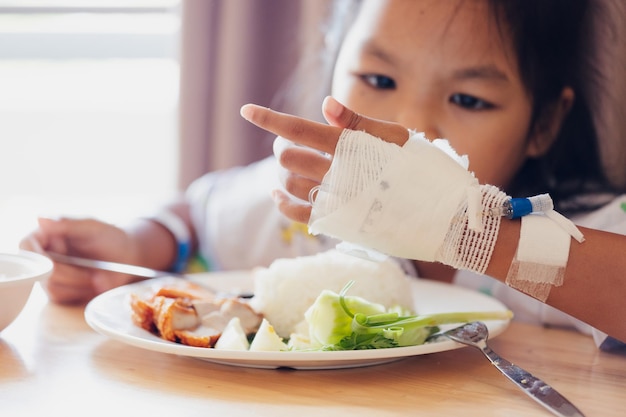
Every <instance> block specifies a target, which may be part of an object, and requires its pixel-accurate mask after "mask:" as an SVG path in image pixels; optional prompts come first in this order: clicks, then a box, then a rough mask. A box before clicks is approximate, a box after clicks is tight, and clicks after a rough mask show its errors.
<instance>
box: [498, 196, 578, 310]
mask: <svg viewBox="0 0 626 417" xmlns="http://www.w3.org/2000/svg"><path fill="white" fill-rule="evenodd" d="M501 215H502V216H504V217H507V218H509V219H515V218H521V219H522V220H521V222H522V224H521V230H520V237H519V243H518V247H517V252H516V254H515V258H514V259H513V262H512V263H511V267H510V268H509V271H508V274H507V277H506V281H505V282H506V284H507V285H509V286H510V287H513V288H515V289H517V290H519V291H522V292H523V293H525V294H528V295H530V296H531V297H534V298H536V299H538V300H541V301H546V300H547V299H548V296H549V295H550V290H551V289H552V287H554V286H561V285H563V279H564V276H565V268H566V266H567V261H568V259H569V248H570V243H571V238H574V239H576V240H577V241H578V242H583V241H584V240H585V238H584V236H583V234H582V233H581V232H580V230H579V229H578V228H577V227H576V225H574V223H572V222H571V221H570V220H569V219H567V218H566V217H565V216H563V215H561V214H560V213H558V212H556V211H555V210H554V205H553V203H552V199H551V198H550V196H549V195H548V194H541V195H538V196H534V197H529V198H515V199H510V200H508V201H506V202H505V204H504V206H503V207H502V212H501Z"/></svg>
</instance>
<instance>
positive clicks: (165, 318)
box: [153, 296, 200, 342]
mask: <svg viewBox="0 0 626 417" xmlns="http://www.w3.org/2000/svg"><path fill="white" fill-rule="evenodd" d="M153 304H154V313H155V314H154V318H155V325H156V328H157V329H158V331H159V333H160V334H161V337H163V338H164V339H166V340H170V341H172V342H175V341H177V338H176V334H175V331H177V330H189V329H195V328H196V327H198V325H199V324H200V319H199V317H198V315H197V314H196V310H195V309H194V308H193V306H192V305H191V303H190V302H189V300H186V299H181V298H178V299H173V298H169V297H164V296H156V297H154V301H153Z"/></svg>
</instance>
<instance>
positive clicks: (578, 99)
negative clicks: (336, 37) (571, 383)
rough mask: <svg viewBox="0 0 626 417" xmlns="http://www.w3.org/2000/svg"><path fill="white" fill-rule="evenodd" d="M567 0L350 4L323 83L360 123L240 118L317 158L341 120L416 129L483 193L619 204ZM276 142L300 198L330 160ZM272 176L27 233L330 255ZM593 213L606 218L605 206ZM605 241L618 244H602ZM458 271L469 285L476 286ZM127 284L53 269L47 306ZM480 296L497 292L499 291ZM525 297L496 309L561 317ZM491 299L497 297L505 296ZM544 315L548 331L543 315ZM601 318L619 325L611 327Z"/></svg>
mask: <svg viewBox="0 0 626 417" xmlns="http://www.w3.org/2000/svg"><path fill="white" fill-rule="evenodd" d="M575 3H576V4H575ZM578 3H579V2H578V1H576V2H574V1H570V0H566V1H551V2H543V1H535V2H532V5H530V4H529V2H528V1H527V0H520V1H507V2H496V1H487V0H478V1H474V0H466V1H455V2H439V1H417V0H392V1H382V0H371V1H364V2H363V3H362V5H359V6H358V10H355V12H354V15H350V16H351V17H354V22H353V23H352V24H351V26H350V30H349V32H348V33H347V36H346V38H345V40H344V41H343V42H342V43H341V50H340V52H339V54H338V56H337V63H336V66H335V69H334V74H333V85H332V93H333V95H334V96H335V97H336V98H338V99H339V101H341V102H342V103H344V104H346V105H347V106H348V107H349V108H351V109H352V110H355V111H356V112H358V114H360V115H363V117H357V118H355V119H354V120H352V121H351V120H345V119H344V117H346V115H350V114H352V113H350V112H349V111H348V110H343V109H342V107H341V106H338V105H336V103H335V105H334V106H333V103H334V102H333V101H327V107H326V108H325V111H326V116H327V118H328V119H329V121H330V122H331V124H332V125H334V126H332V125H331V126H326V125H321V124H311V123H308V122H306V121H304V120H298V119H293V118H290V117H287V116H280V115H275V114H272V113H268V112H267V111H262V110H259V109H257V110H254V109H252V110H251V109H248V111H247V113H246V116H247V117H248V118H250V119H251V120H252V121H254V122H256V123H258V124H259V125H261V126H262V127H266V128H268V129H269V130H273V131H280V132H282V133H283V135H284V136H286V137H288V139H291V140H294V141H297V142H302V143H303V144H305V145H311V146H314V147H317V148H319V149H320V150H322V151H324V152H326V153H328V154H332V153H333V152H334V148H335V147H334V145H335V143H336V141H337V138H338V136H339V133H340V132H341V131H342V128H343V127H350V128H358V129H360V128H364V129H365V130H368V131H370V133H373V134H375V135H376V136H379V137H382V138H384V139H386V140H395V141H397V142H398V143H403V142H404V141H406V138H407V137H406V129H405V127H407V128H411V129H416V130H419V131H423V132H425V133H426V135H427V137H429V138H437V137H441V138H446V139H448V140H449V141H450V143H451V144H452V145H453V147H454V148H455V149H456V150H457V151H458V153H460V154H467V155H468V156H469V160H470V169H471V170H472V171H473V172H474V173H475V175H476V177H477V178H478V179H479V180H480V182H481V183H489V184H494V185H496V186H498V187H500V188H501V189H503V190H506V191H507V193H509V194H511V195H514V196H529V195H534V194H538V193H543V192H549V193H551V195H552V197H553V199H554V200H555V203H556V205H557V208H558V209H559V210H561V211H562V212H564V213H565V212H567V213H568V214H571V213H574V212H577V211H581V212H585V211H587V210H590V209H595V208H596V207H598V206H599V205H600V204H601V203H604V201H596V200H594V201H587V200H576V199H574V198H573V197H575V196H577V195H578V194H582V193H589V192H594V193H595V192H598V193H599V192H603V193H608V194H610V195H617V194H618V193H619V192H621V189H620V188H619V187H618V185H619V182H617V181H614V180H613V178H612V177H611V180H609V179H608V178H607V176H606V175H605V172H604V171H603V169H602V168H601V167H602V164H601V160H600V157H599V154H598V150H597V148H596V138H595V131H594V129H593V125H592V123H591V119H590V118H589V113H588V109H587V108H586V104H585V98H584V96H583V95H582V93H581V91H580V90H579V84H580V74H578V73H570V72H569V70H570V69H573V68H578V65H577V62H578V58H577V53H578V50H579V49H578V46H577V41H578V40H577V39H572V36H574V34H576V33H580V29H579V27H580V23H581V20H582V18H583V16H584V14H585V12H584V8H583V7H582V5H578ZM580 3H584V2H580ZM333 109H336V110H337V111H336V112H335V111H333ZM253 110H254V111H253ZM333 114H335V115H333ZM365 116H368V117H371V118H376V119H382V120H388V121H393V122H397V123H399V124H400V125H402V126H404V127H402V128H400V129H399V130H398V129H397V128H398V125H392V126H391V127H389V126H388V125H385V124H382V125H380V126H379V125H378V124H377V123H374V122H372V123H371V124H368V123H366V121H367V120H369V119H366V118H365ZM283 118H286V120H287V123H289V124H293V125H292V127H295V128H296V130H300V129H301V134H298V135H292V134H291V133H290V132H293V131H292V130H286V131H285V130H284V127H283V122H284V121H283ZM361 122H362V123H365V124H363V125H361V124H360V123H361ZM370 126H373V127H370ZM309 129H312V130H313V132H314V133H316V132H317V133H319V135H318V136H315V138H316V139H318V140H317V141H311V140H310V138H309V137H308V136H307V134H308V133H309ZM381 129H382V130H381ZM387 129H390V132H391V136H390V135H388V134H387V133H386V132H387ZM394 132H395V136H394ZM399 132H402V133H399ZM320 141H321V142H320ZM281 149H283V145H282V141H278V142H277V146H276V150H277V152H278V153H280V154H281V161H282V163H283V164H284V166H285V168H287V170H288V171H291V174H296V175H297V176H296V177H294V176H292V175H291V174H288V176H286V177H285V176H283V182H285V184H286V188H287V190H288V191H290V192H291V193H292V194H294V195H295V196H297V197H300V198H301V199H303V200H305V201H306V200H307V199H308V193H309V190H310V189H311V188H312V187H313V186H314V185H317V184H318V183H319V181H320V179H321V178H322V175H323V174H324V173H325V172H326V171H327V170H328V167H329V166H330V158H327V157H326V156H325V155H320V154H319V152H318V151H314V152H312V153H306V152H307V150H306V149H304V148H296V149H291V148H288V149H286V150H281ZM303 152H304V153H303ZM290 161H291V162H290ZM274 175H275V162H274V161H273V160H266V161H262V162H260V163H258V164H253V165H252V166H249V167H245V168H241V169H237V170H232V171H228V172H225V173H218V174H211V175H208V176H205V177H203V178H201V179H199V180H198V181H197V182H196V183H194V184H193V185H192V186H191V187H190V189H189V190H188V192H187V194H186V199H185V200H184V201H182V202H180V203H178V204H176V205H172V206H171V207H170V208H169V210H168V211H165V212H161V213H160V214H159V215H158V216H157V217H156V218H151V219H143V220H141V221H138V222H137V223H136V224H135V225H133V226H132V227H128V228H125V229H119V228H116V227H113V226H110V225H106V224H103V223H101V222H98V221H95V220H69V219H61V220H59V221H53V220H50V219H42V220H41V222H40V225H41V227H40V229H39V230H38V231H36V232H35V234H34V235H33V237H35V238H36V240H37V241H38V243H39V244H41V246H42V247H44V248H45V249H47V250H51V251H57V252H62V253H73V254H78V255H82V256H86V257H92V258H98V259H108V260H116V261H120V262H127V263H134V264H139V265H146V266H150V267H154V268H159V269H165V268H170V267H172V266H173V265H176V264H177V261H176V259H177V254H178V255H181V254H182V255H184V249H185V248H186V247H187V246H186V243H187V242H189V241H190V242H191V245H192V250H196V249H197V250H198V251H200V253H202V254H203V255H204V256H205V257H206V258H207V259H209V262H210V263H211V264H212V266H213V267H214V268H221V269H233V268H248V267H251V266H256V265H263V264H267V263H269V262H271V261H272V260H273V259H274V258H277V257H287V256H295V255H306V254H311V253H314V252H316V251H321V250H325V249H328V248H331V247H334V246H335V244H336V241H335V240H333V239H328V238H325V237H324V236H319V237H315V238H314V237H311V236H309V235H307V234H306V227H305V228H302V227H298V226H295V225H294V223H291V222H288V221H286V220H285V218H284V217H282V216H281V215H280V214H279V213H278V211H277V210H275V209H274V207H273V203H272V201H271V199H270V198H269V190H271V189H273V188H277V187H278V186H279V183H278V182H277V181H275V180H274ZM279 199H280V203H279V205H280V208H281V210H282V211H283V212H284V213H285V214H287V215H288V216H289V217H291V218H293V219H294V220H297V221H300V222H307V221H308V218H309V215H308V213H309V212H308V210H309V208H308V207H306V206H300V205H296V206H292V205H291V203H289V202H288V201H287V200H283V197H279ZM605 210H609V211H611V212H613V213H614V216H616V217H618V212H619V203H613V204H612V205H610V206H609V207H608V208H607V209H605ZM164 213H166V214H164ZM181 219H182V221H181ZM590 225H591V226H594V227H597V228H607V229H608V228H611V227H612V225H610V224H600V223H596V224H590ZM518 229H519V227H517V229H516V223H514V222H510V223H506V222H504V223H503V225H502V228H501V234H500V236H499V238H498V245H497V246H496V249H495V252H494V255H493V258H492V259H493V260H492V262H491V263H490V265H489V269H488V270H487V273H488V274H490V275H493V276H496V277H500V276H501V275H502V273H501V270H502V269H505V267H504V266H503V265H507V261H508V263H510V260H511V258H512V257H513V255H512V254H511V252H514V251H515V247H514V246H515V244H516V243H517V242H516V241H515V239H512V240H511V242H512V243H511V245H510V246H511V247H512V248H513V249H511V247H509V246H506V245H505V244H506V243H507V239H506V236H507V234H510V235H512V236H515V233H518V232H517V230H518ZM616 231H622V232H624V231H626V229H623V230H619V229H617V230H616ZM585 236H586V238H587V242H585V244H584V245H586V246H585V247H588V246H590V245H589V243H591V241H592V240H593V239H592V238H591V234H589V233H587V231H585ZM174 237H176V239H174ZM25 245H27V243H25ZM581 246H582V245H581ZM181 248H182V249H183V251H181V250H180V249H181ZM574 248H575V247H573V250H574ZM615 248H617V245H612V246H611V247H610V249H615ZM606 253H607V254H608V252H606ZM179 257H180V256H179ZM182 257H183V258H184V257H185V256H182ZM575 259H579V258H576V257H575V256H573V255H572V257H571V259H570V264H569V266H568V270H567V271H568V273H569V272H571V271H573V270H576V269H577V268H575V267H574V266H573V263H574V260H575ZM408 264H409V266H411V267H412V268H413V272H415V273H416V274H419V275H420V276H423V277H428V278H434V279H442V280H443V279H445V280H451V279H453V276H454V278H455V279H456V280H461V278H462V276H464V275H465V274H469V275H471V274H470V273H467V272H465V271H463V272H456V271H455V270H453V269H452V268H449V267H445V266H442V265H441V264H439V263H427V262H415V263H408ZM505 274H506V272H505ZM81 275H82V276H81ZM469 275H468V278H469V281H470V282H472V283H475V282H478V279H479V278H482V277H480V276H478V277H477V276H469ZM129 279H130V277H126V276H119V275H115V274H105V273H102V272H96V271H88V270H80V269H77V268H72V267H69V266H65V265H57V267H56V270H55V273H54V274H53V276H52V277H51V279H50V280H49V282H48V285H47V288H48V292H49V294H50V296H51V298H52V299H53V300H56V301H60V302H75V301H83V300H86V299H89V298H90V297H93V296H94V295H96V294H97V293H99V292H101V291H103V290H106V289H108V288H111V287H112V286H115V285H120V284H123V283H126V282H128V281H129ZM485 282H486V283H488V284H490V283H491V282H493V280H491V279H485ZM572 282H574V280H573V279H570V278H569V277H568V278H567V279H566V284H564V285H563V286H562V287H560V288H559V291H557V290H554V291H553V292H552V293H551V296H550V299H549V301H550V302H551V303H552V304H554V305H556V306H557V307H559V308H561V309H562V310H564V311H568V312H569V313H576V315H577V316H578V317H580V318H584V319H585V320H587V317H586V316H585V314H587V313H586V312H585V311H582V312H581V311H580V310H586V309H587V308H589V306H590V304H588V303H587V302H586V300H585V299H583V298H581V297H579V296H578V295H577V294H574V295H572V293H571V292H569V293H568V292H567V291H566V289H568V288H570V284H571V283H572ZM481 285H482V284H481ZM617 285H618V283H615V285H614V286H613V287H609V286H608V285H607V286H606V287H605V288H612V289H613V291H612V294H598V297H594V298H595V299H596V300H598V299H601V297H602V299H604V300H606V303H604V304H602V303H599V304H600V307H604V310H602V309H595V308H594V313H597V314H598V316H602V317H603V318H602V319H599V320H592V319H589V320H588V321H589V322H592V323H594V325H596V327H602V328H603V329H604V331H605V332H606V333H610V334H614V335H616V336H619V337H623V333H620V331H619V329H617V330H615V329H614V328H613V327H603V326H600V324H601V322H602V321H603V320H604V321H605V322H607V323H608V322H610V320H608V318H610V317H618V316H619V315H614V316H611V314H609V313H607V311H606V308H609V307H610V308H613V307H614V306H613V301H611V299H610V296H611V295H613V294H618V295H619V294H623V291H621V289H620V288H618V287H617ZM493 291H494V293H495V292H499V288H494V289H493ZM594 291H596V290H595V289H594ZM609 292H611V291H609ZM558 294H562V295H563V296H562V297H560V296H559V300H560V299H563V300H566V301H563V302H562V304H559V303H558V302H557V301H555V300H557V299H556V298H554V297H557V295H558ZM588 294H589V293H588ZM605 295H606V297H605ZM575 297H578V298H575ZM567 300H576V301H577V302H578V304H579V306H578V309H575V308H569V307H568V303H569V304H571V301H567ZM525 301H527V300H524V302H522V303H519V306H520V307H519V308H515V306H513V305H510V307H511V308H514V310H515V312H516V314H517V317H518V318H522V319H523V318H528V319H531V318H532V319H534V320H542V319H543V318H546V316H547V315H550V316H551V315H552V314H553V313H554V315H556V316H558V320H559V322H563V321H565V322H568V324H572V322H573V321H572V319H571V318H569V317H566V316H564V315H560V314H557V313H558V312H557V311H556V310H553V309H549V308H547V307H546V306H545V305H544V304H541V303H531V307H530V310H529V312H528V314H524V309H525V308H526V305H527V304H526V303H525ZM531 301H532V300H531ZM505 302H507V304H509V303H508V299H505ZM548 312H549V313H548ZM542 321H544V322H549V323H553V322H554V320H552V319H551V318H547V319H546V320H542ZM574 324H575V325H580V326H581V328H582V327H583V326H582V324H581V323H578V322H575V321H574ZM612 325H613V326H614V327H619V326H620V324H619V323H617V322H615V323H612ZM622 331H623V329H622Z"/></svg>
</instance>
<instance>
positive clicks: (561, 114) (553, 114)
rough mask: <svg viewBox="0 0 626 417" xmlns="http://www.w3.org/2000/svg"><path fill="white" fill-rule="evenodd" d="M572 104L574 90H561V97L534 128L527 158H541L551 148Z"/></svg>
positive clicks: (568, 88) (569, 88)
mask: <svg viewBox="0 0 626 417" xmlns="http://www.w3.org/2000/svg"><path fill="white" fill-rule="evenodd" d="M573 104H574V90H572V88H571V87H565V88H563V91H561V97H559V100H557V102H556V103H554V104H553V105H552V106H550V107H549V108H548V109H546V111H545V112H544V114H542V115H541V116H540V117H539V119H538V120H537V122H536V123H535V126H533V130H532V134H531V136H530V140H529V142H528V148H527V150H526V154H527V156H529V157H531V158H536V157H540V156H543V155H544V154H545V153H546V152H548V150H549V149H550V148H551V147H552V144H553V143H554V141H555V140H556V138H557V136H558V134H559V130H560V129H561V124H562V123H563V120H564V119H565V117H566V116H567V113H569V111H570V109H571V108H572V105H573Z"/></svg>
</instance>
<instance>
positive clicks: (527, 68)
mask: <svg viewBox="0 0 626 417" xmlns="http://www.w3.org/2000/svg"><path fill="white" fill-rule="evenodd" d="M461 1H471V0H461ZM486 1H487V3H488V5H489V7H490V11H491V15H492V18H494V19H495V21H496V23H497V27H498V29H499V32H500V36H501V38H502V39H503V40H505V41H507V42H509V41H510V42H512V45H513V48H514V54H515V59H516V61H517V62H518V65H519V72H520V75H521V77H522V81H523V83H524V85H525V87H526V89H527V91H528V93H529V95H530V96H531V97H532V100H533V112H532V119H531V123H530V126H529V131H531V129H537V128H541V127H542V123H545V121H546V120H548V119H549V118H550V116H551V112H552V111H553V110H554V108H555V107H554V106H555V105H556V103H557V102H558V99H559V98H560V96H561V92H562V91H563V88H564V87H566V86H569V87H571V88H572V89H573V90H574V94H575V99H574V103H573V106H572V108H571V110H570V111H569V113H568V115H567V116H566V117H565V119H564V120H563V123H562V126H561V129H560V131H559V133H558V136H557V138H556V139H555V141H554V144H553V145H552V147H551V148H550V150H549V151H548V152H547V153H546V154H545V155H543V156H541V157H539V158H535V159H528V160H527V161H526V162H525V164H524V165H523V166H522V168H521V170H520V171H519V172H518V173H517V175H516V176H515V178H514V179H513V182H512V183H511V184H510V185H509V187H508V188H507V189H506V190H505V191H506V192H507V193H508V194H510V195H512V196H514V197H526V196H532V195H536V194H542V193H550V195H551V196H552V199H553V201H554V203H555V207H556V208H557V210H559V211H561V212H563V213H566V214H570V215H571V214H574V213H576V212H583V211H588V210H591V209H594V208H597V207H598V206H599V205H602V204H603V203H604V202H606V201H608V200H605V201H599V199H598V198H591V199H589V198H584V196H588V195H592V194H604V195H606V196H607V198H611V197H612V196H614V195H615V194H617V193H619V192H620V191H623V190H620V189H618V188H617V187H616V186H614V185H613V184H612V183H611V181H610V180H609V179H608V178H607V176H606V175H605V171H604V168H603V165H602V160H601V156H600V150H599V144H598V138H597V132H596V129H595V126H594V121H593V119H592V114H591V111H590V107H589V103H590V100H589V98H588V97H586V95H585V94H586V91H585V89H584V88H583V85H584V83H585V82H586V81H587V80H585V77H586V76H587V75H588V74H586V73H585V72H584V70H583V65H584V64H583V62H584V59H583V58H584V57H583V56H582V54H584V53H586V52H585V50H586V48H585V47H584V43H585V40H586V38H588V37H589V35H590V34H589V31H590V25H589V24H588V23H589V22H588V20H589V13H590V10H589V8H590V4H589V0H486ZM361 3H362V1H361V0H333V1H332V3H331V4H332V8H331V10H330V13H329V19H328V21H327V25H326V26H324V27H323V28H322V30H321V31H322V32H323V35H324V37H325V39H324V43H325V47H326V48H325V52H326V53H325V54H324V55H323V56H316V55H315V54H308V59H315V60H316V62H311V61H303V62H302V63H301V69H304V71H303V72H301V73H300V76H303V77H304V78H301V79H307V78H306V77H307V76H308V77H310V76H311V72H313V71H317V74H316V77H317V79H318V80H319V81H320V83H318V86H321V87H322V89H323V91H321V92H318V94H317V95H316V94H313V95H312V96H313V100H315V102H316V106H318V107H319V104H317V103H319V102H320V101H321V98H322V97H323V95H326V94H327V93H328V91H330V74H332V66H333V65H334V59H335V58H336V54H337V52H338V49H339V47H340V43H341V40H342V38H343V36H344V35H345V32H346V31H347V29H348V27H349V25H350V23H351V21H352V19H353V18H354V17H355V16H356V14H357V13H358V8H359V7H360V4H361ZM587 51H588V49H587ZM320 70H321V71H320ZM320 73H323V74H325V75H326V78H324V79H320V76H321V74H320ZM298 78H299V77H296V79H298ZM309 97H310V96H309ZM309 116H311V115H309ZM497 157H498V155H494V158H497ZM581 196H583V198H580V197H581Z"/></svg>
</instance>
